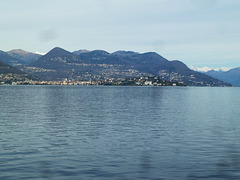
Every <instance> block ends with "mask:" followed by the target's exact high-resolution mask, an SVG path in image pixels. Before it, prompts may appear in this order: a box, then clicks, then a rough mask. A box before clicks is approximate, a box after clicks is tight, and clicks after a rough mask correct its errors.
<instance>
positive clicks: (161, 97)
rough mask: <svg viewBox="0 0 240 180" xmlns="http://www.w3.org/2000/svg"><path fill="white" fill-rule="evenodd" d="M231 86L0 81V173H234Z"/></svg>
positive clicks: (235, 108) (235, 122)
mask: <svg viewBox="0 0 240 180" xmlns="http://www.w3.org/2000/svg"><path fill="white" fill-rule="evenodd" d="M238 91H239V89H238V88H189V87H79V86H73V87H70V86H69V87H66V86H64V87H62V86H1V87H0V99H1V102H0V109H1V111H0V147H1V151H0V172H1V173H0V179H34V178H35V179H79V178H82V179H239V178H240V173H239V167H240V151H239V148H240V143H239V135H240V132H239V131H240V130H239V128H238V127H239V125H240V122H239V117H240V112H239V99H240V93H239V92H238Z"/></svg>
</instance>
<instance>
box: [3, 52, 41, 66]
mask: <svg viewBox="0 0 240 180" xmlns="http://www.w3.org/2000/svg"><path fill="white" fill-rule="evenodd" d="M7 54H8V55H10V56H12V57H14V58H17V59H20V60H21V61H23V62H24V63H25V64H30V63H32V62H34V61H36V60H37V59H38V58H39V57H41V55H40V54H36V53H31V52H27V51H24V50H22V49H13V50H11V51H8V52H7Z"/></svg>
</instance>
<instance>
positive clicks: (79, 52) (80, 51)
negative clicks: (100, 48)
mask: <svg viewBox="0 0 240 180" xmlns="http://www.w3.org/2000/svg"><path fill="white" fill-rule="evenodd" d="M87 52H90V51H89V50H87V49H80V50H78V51H73V52H72V53H73V54H76V55H80V54H83V53H87Z"/></svg>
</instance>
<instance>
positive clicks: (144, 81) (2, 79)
mask: <svg viewBox="0 0 240 180" xmlns="http://www.w3.org/2000/svg"><path fill="white" fill-rule="evenodd" d="M0 85H83V86H84V85H85V86H88V85H105V86H185V85H184V83H183V82H170V81H166V80H162V79H160V78H159V77H156V76H144V77H135V78H126V79H114V78H109V79H104V80H97V81H92V80H89V81H77V80H69V79H64V80H62V81H41V80H31V79H29V78H28V77H27V75H25V74H24V75H23V74H22V75H16V74H12V73H9V74H5V75H3V74H1V75H0Z"/></svg>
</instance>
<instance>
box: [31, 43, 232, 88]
mask: <svg viewBox="0 0 240 180" xmlns="http://www.w3.org/2000/svg"><path fill="white" fill-rule="evenodd" d="M75 52H76V51H75ZM31 68H32V69H31ZM34 68H37V72H36V71H34ZM29 69H31V70H32V71H31V70H30V73H33V74H34V75H37V76H39V77H41V78H43V79H47V80H59V79H63V78H65V79H78V80H89V79H96V80H98V79H106V78H128V77H137V76H145V75H153V76H159V77H162V78H163V79H165V80H170V81H182V82H184V83H185V84H187V85H196V86H200V85H201V86H206V85H209V86H214V85H217V86H229V85H230V84H228V83H224V82H222V81H220V80H216V79H214V78H212V77H210V76H207V75H204V74H202V73H199V72H195V71H193V70H191V69H189V68H188V67H187V66H186V65H185V64H184V63H183V62H181V61H179V60H174V61H169V60H167V59H166V58H164V57H162V56H161V55H159V54H157V53H156V52H146V53H142V54H141V53H135V52H132V51H116V52H114V53H109V52H107V51H104V50H94V51H87V52H82V53H78V55H77V54H76V53H75V54H74V53H71V52H69V51H66V50H65V49H62V48H59V47H56V48H53V49H52V50H50V51H49V52H48V53H47V54H46V55H44V56H42V57H40V58H39V59H38V60H37V61H35V62H33V63H31V64H30V65H29V66H28V70H29Z"/></svg>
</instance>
